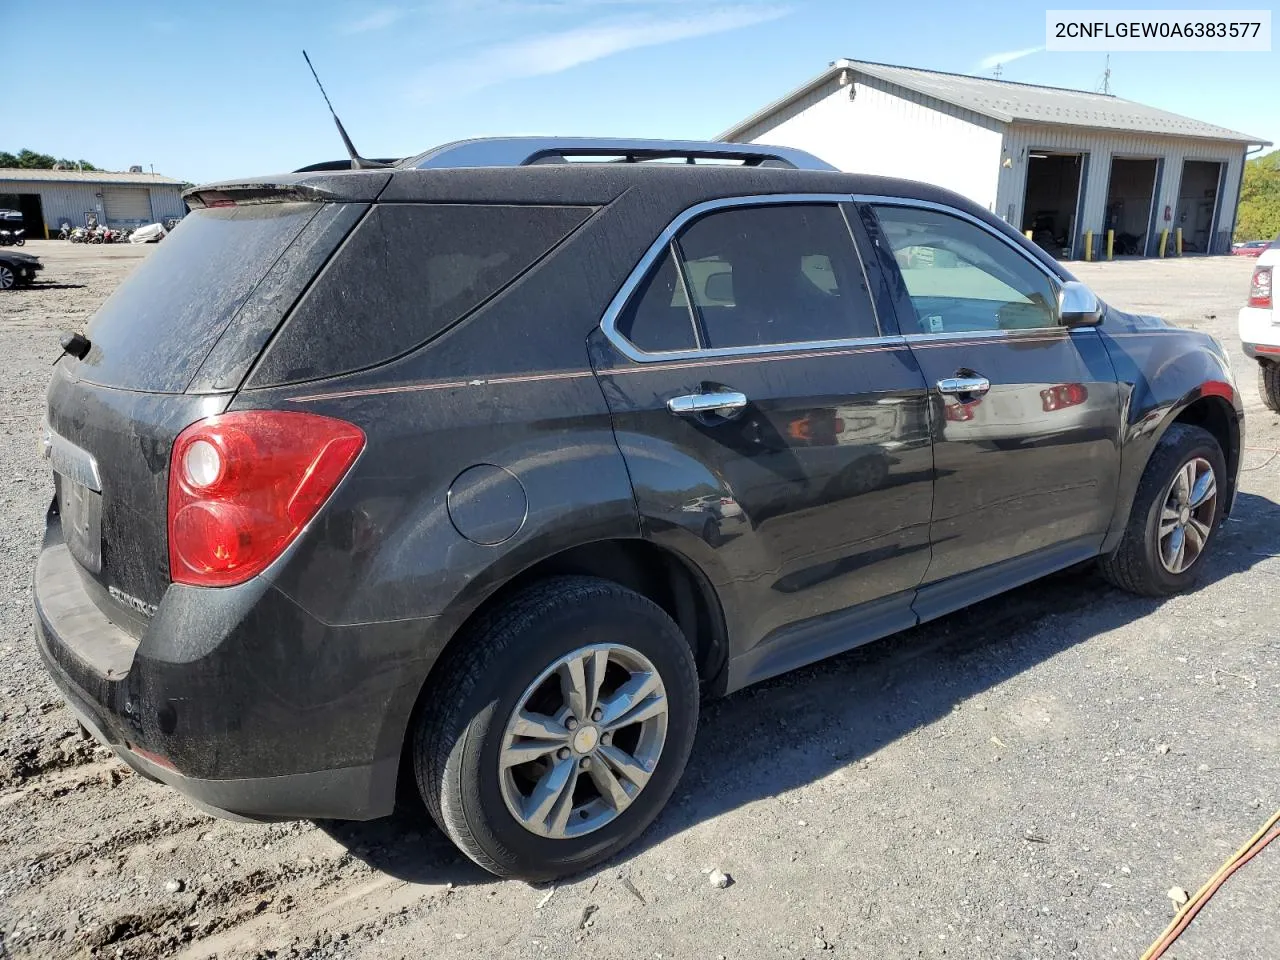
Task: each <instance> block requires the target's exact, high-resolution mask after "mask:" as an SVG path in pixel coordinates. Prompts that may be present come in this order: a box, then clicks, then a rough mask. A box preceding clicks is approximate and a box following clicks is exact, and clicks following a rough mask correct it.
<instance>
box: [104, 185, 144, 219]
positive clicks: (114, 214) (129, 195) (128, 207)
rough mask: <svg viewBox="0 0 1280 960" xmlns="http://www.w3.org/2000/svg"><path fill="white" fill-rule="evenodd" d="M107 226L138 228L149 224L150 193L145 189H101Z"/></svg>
mask: <svg viewBox="0 0 1280 960" xmlns="http://www.w3.org/2000/svg"><path fill="white" fill-rule="evenodd" d="M102 207H103V211H104V212H105V213H106V216H107V225H108V226H112V227H140V226H142V225H143V224H146V223H150V222H151V193H150V191H148V190H147V188H146V187H103V189H102Z"/></svg>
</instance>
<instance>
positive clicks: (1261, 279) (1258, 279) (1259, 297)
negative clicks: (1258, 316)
mask: <svg viewBox="0 0 1280 960" xmlns="http://www.w3.org/2000/svg"><path fill="white" fill-rule="evenodd" d="M1249 306H1251V307H1268V308H1269V307H1270V306H1271V268H1270V267H1254V268H1253V279H1252V280H1250V281H1249Z"/></svg>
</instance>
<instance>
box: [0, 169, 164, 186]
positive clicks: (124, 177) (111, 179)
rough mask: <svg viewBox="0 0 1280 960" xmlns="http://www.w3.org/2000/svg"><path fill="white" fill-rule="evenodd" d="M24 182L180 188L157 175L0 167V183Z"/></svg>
mask: <svg viewBox="0 0 1280 960" xmlns="http://www.w3.org/2000/svg"><path fill="white" fill-rule="evenodd" d="M12 180H25V181H28V182H32V181H40V182H44V183H104V184H132V185H135V186H146V187H156V186H173V187H180V186H182V181H181V180H175V179H173V178H172V177H162V176H160V174H158V173H112V172H110V171H107V170H28V169H27V168H26V167H0V181H12Z"/></svg>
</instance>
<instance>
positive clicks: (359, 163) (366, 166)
mask: <svg viewBox="0 0 1280 960" xmlns="http://www.w3.org/2000/svg"><path fill="white" fill-rule="evenodd" d="M302 57H303V59H304V60H306V61H307V66H308V67H310V68H311V76H313V77H315V80H316V86H317V87H319V88H320V96H322V97H324V102H325V105H326V106H328V108H329V113H331V114H332V115H333V122H334V123H335V124H336V125H337V127H338V136H340V137H341V138H342V145H343V146H345V147H346V148H347V156H349V157H350V158H351V169H352V170H370V169H373V168H376V167H389V166H391V164H389V163H379V162H378V161H377V160H366V159H365V158H364V157H362V156H360V154H358V153H356V148H355V146H354V145H353V144H352V142H351V138H350V137H348V136H347V131H346V130H345V129H343V126H342V121H341V120H339V119H338V113H337V111H336V110H334V109H333V104H332V103H330V102H329V94H327V93H325V91H324V84H323V83H321V82H320V76H319V75H318V74H317V73H316V68H315V67H313V66H312V65H311V58H310V57H308V56H307V51H305V50H303V51H302Z"/></svg>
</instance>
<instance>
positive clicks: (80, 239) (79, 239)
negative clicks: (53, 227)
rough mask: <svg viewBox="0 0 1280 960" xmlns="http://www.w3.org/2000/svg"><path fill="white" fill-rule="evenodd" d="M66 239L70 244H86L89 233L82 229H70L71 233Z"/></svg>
mask: <svg viewBox="0 0 1280 960" xmlns="http://www.w3.org/2000/svg"><path fill="white" fill-rule="evenodd" d="M67 239H68V240H70V241H71V242H72V243H88V242H89V231H88V230H86V229H85V228H84V227H74V228H72V230H71V233H70V234H69V235H68V236H67Z"/></svg>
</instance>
